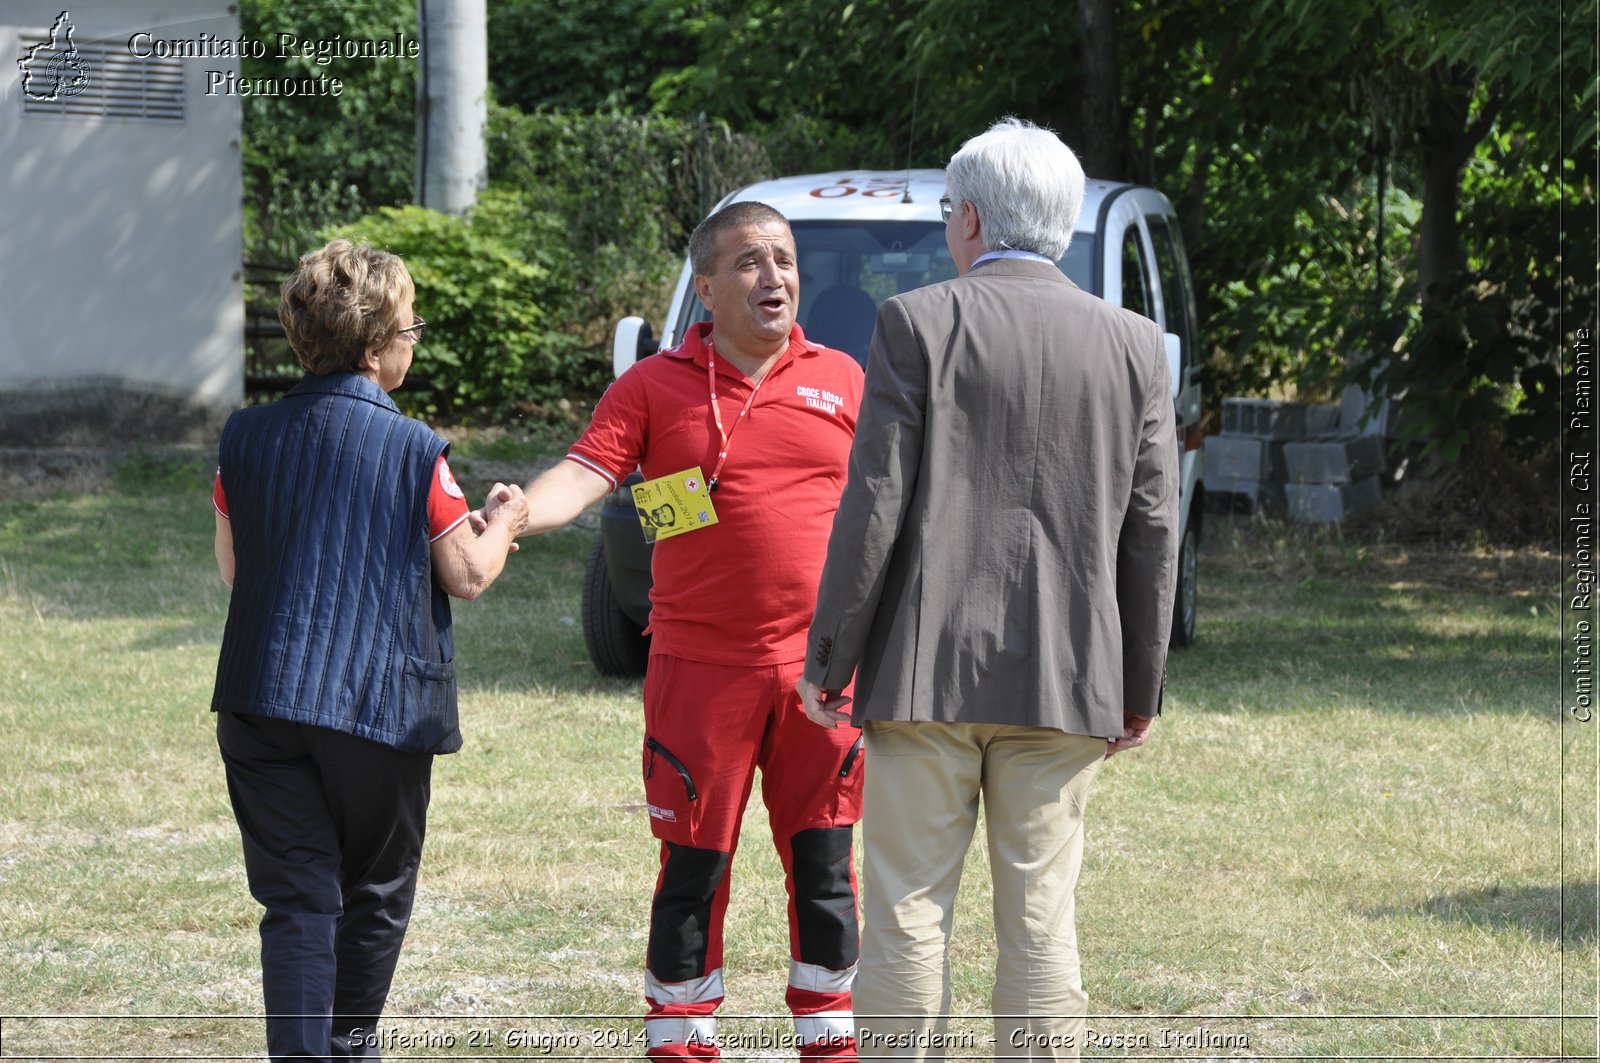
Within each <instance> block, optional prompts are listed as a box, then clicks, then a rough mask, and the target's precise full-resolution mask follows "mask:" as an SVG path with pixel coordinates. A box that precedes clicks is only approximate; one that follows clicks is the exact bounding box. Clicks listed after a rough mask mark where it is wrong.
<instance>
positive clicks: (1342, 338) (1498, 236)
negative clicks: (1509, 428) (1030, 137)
mask: <svg viewBox="0 0 1600 1063" xmlns="http://www.w3.org/2000/svg"><path fill="white" fill-rule="evenodd" d="M659 6H661V7H667V8H672V9H674V10H676V11H678V12H679V14H678V15H677V16H676V17H677V23H676V25H677V27H678V32H679V33H681V35H682V36H684V37H685V38H687V39H689V40H690V41H691V42H693V44H694V45H695V48H696V52H697V54H698V57H699V58H698V60H697V62H696V63H695V64H694V65H693V66H691V67H689V68H686V69H683V70H678V71H674V72H671V73H669V74H667V75H664V76H663V77H661V78H658V79H657V81H656V83H655V89H654V90H653V98H654V99H655V102H656V105H657V107H658V108H663V109H665V110H668V111H682V110H683V109H686V108H688V109H696V110H704V111H706V112H708V113H714V114H722V115H726V116H728V117H730V118H732V119H734V120H736V121H738V122H742V123H746V124H749V125H766V126H768V127H769V128H774V127H777V126H779V125H780V124H787V125H788V126H789V127H794V126H797V125H802V124H805V123H810V125H811V126H812V127H814V128H820V129H830V128H842V129H846V130H857V131H860V130H867V129H870V130H873V131H874V133H873V134H872V135H870V136H862V135H858V136H857V138H856V139H855V140H854V141H853V142H851V143H850V144H849V147H851V148H852V149H854V150H856V151H857V152H859V153H860V157H859V158H858V159H855V160H853V161H852V163H851V164H853V165H886V164H888V163H889V162H890V161H891V160H892V161H898V159H899V158H900V157H903V155H902V156H897V155H896V150H897V148H899V150H901V151H902V152H903V151H904V150H906V149H905V148H903V147H900V145H901V144H902V143H904V142H905V141H909V139H910V138H909V135H908V133H909V126H910V122H911V116H912V113H913V110H915V111H916V113H917V115H918V118H917V128H918V134H917V137H916V144H917V145H918V146H917V148H916V149H915V153H916V157H915V158H914V159H912V160H911V161H913V162H915V163H918V164H923V165H927V164H933V165H938V164H940V163H942V162H943V160H944V159H945V158H946V157H948V154H949V153H950V151H951V150H953V149H954V148H955V147H956V146H957V144H959V142H960V140H961V139H962V138H963V137H965V136H967V135H970V134H971V133H974V132H976V131H978V130H980V129H982V128H983V127H984V126H986V125H987V124H988V123H989V122H991V121H992V120H994V119H995V118H997V117H999V116H1000V115H1002V114H1005V113H1014V114H1018V115H1022V116H1024V117H1029V118H1033V119H1035V120H1037V121H1040V122H1042V123H1045V124H1049V125H1052V126H1053V127H1055V128H1056V129H1058V130H1059V131H1061V133H1062V134H1063V136H1064V138H1065V139H1067V141H1068V142H1069V143H1074V144H1076V145H1078V146H1079V147H1080V149H1085V150H1083V154H1085V155H1086V156H1088V157H1090V158H1096V159H1099V160H1103V161H1102V162H1101V163H1100V164H1099V165H1098V166H1097V169H1100V170H1101V171H1102V172H1101V173H1099V174H1097V176H1110V177H1118V178H1123V179H1127V180H1132V181H1136V182H1139V183H1144V184H1151V185H1154V186H1155V187H1157V188H1161V189H1163V190H1164V191H1166V192H1167V193H1168V194H1169V195H1170V196H1171V197H1172V198H1173V200H1174V201H1175V203H1176V204H1177V206H1178V208H1179V213H1180V215H1181V216H1182V217H1183V218H1184V220H1185V228H1186V230H1187V233H1188V237H1189V245H1190V251H1191V255H1192V258H1193V265H1194V272H1195V275H1196V277H1197V280H1198V281H1199V284H1200V287H1201V302H1202V319H1203V328H1204V329H1205V330H1206V333H1207V335H1208V338H1209V341H1210V346H1211V348H1212V350H1213V352H1214V363H1213V365H1214V368H1213V385H1212V387H1211V388H1210V389H1209V391H1210V394H1211V396H1212V397H1213V399H1218V398H1220V397H1221V396H1222V395H1223V394H1227V393H1229V392H1230V391H1250V392H1257V393H1259V392H1263V391H1267V390H1270V389H1276V388H1283V387H1290V388H1295V387H1298V388H1299V389H1301V390H1302V391H1303V392H1306V393H1309V394H1312V395H1316V394H1317V393H1319V392H1323V391H1326V390H1331V389H1332V388H1334V387H1336V386H1337V385H1338V384H1340V383H1342V382H1343V381H1344V380H1346V379H1354V380H1361V381H1365V382H1367V383H1369V384H1371V385H1373V386H1374V387H1375V388H1376V389H1377V391H1378V392H1379V393H1380V394H1391V395H1394V396H1398V397H1401V398H1403V399H1404V400H1405V403H1406V405H1407V407H1408V409H1409V413H1410V416H1409V417H1408V418H1407V419H1406V420H1405V422H1404V423H1405V424H1406V425H1408V426H1409V427H1410V429H1411V430H1412V431H1413V432H1414V433H1415V434H1416V435H1417V436H1418V437H1420V438H1424V439H1426V440H1427V441H1428V442H1429V443H1430V445H1432V446H1433V447H1434V448H1435V449H1437V450H1438V451H1440V452H1442V453H1444V454H1446V455H1454V454H1455V453H1457V452H1458V451H1459V449H1460V447H1461V445H1462V444H1463V443H1464V442H1465V441H1466V440H1467V438H1468V437H1469V436H1470V434H1471V433H1472V432H1473V431H1474V430H1475V429H1476V428H1477V426H1480V425H1484V424H1489V423H1494V422H1498V421H1502V420H1507V419H1508V418H1510V419H1511V420H1512V421H1513V422H1515V420H1516V418H1518V417H1519V416H1520V417H1522V421H1521V423H1523V424H1531V423H1532V421H1531V418H1530V417H1528V416H1524V415H1528V414H1529V413H1530V411H1532V410H1533V409H1534V408H1536V407H1537V405H1538V403H1539V402H1541V401H1544V400H1543V399H1541V398H1540V396H1543V395H1546V394H1548V393H1549V391H1550V389H1549V388H1548V387H1547V383H1548V379H1549V376H1550V374H1551V372H1552V366H1553V363H1554V359H1555V358H1556V357H1558V352H1560V351H1561V350H1562V348H1563V346H1564V339H1565V337H1563V336H1561V335H1560V327H1559V321H1558V319H1557V316H1556V314H1555V313H1554V311H1555V309H1556V308H1558V307H1560V306H1562V305H1566V306H1568V307H1570V308H1572V309H1573V310H1574V311H1575V313H1574V320H1579V319H1582V320H1587V318H1588V315H1589V314H1590V313H1592V308H1593V304H1594V283H1593V279H1592V278H1586V277H1579V276H1577V272H1576V271H1575V270H1571V269H1570V268H1569V269H1568V270H1566V271H1565V272H1564V271H1563V270H1562V269H1561V267H1560V265H1559V263H1560V261H1561V254H1560V250H1561V248H1560V241H1561V239H1562V219H1563V217H1564V218H1565V222H1566V224H1567V226H1568V227H1569V228H1572V227H1574V226H1575V227H1576V228H1572V231H1570V232H1569V233H1567V237H1568V238H1569V239H1571V238H1574V237H1575V238H1576V239H1577V240H1578V241H1579V242H1580V243H1581V244H1582V245H1584V246H1589V245H1592V243H1593V227H1594V226H1593V212H1592V204H1593V202H1594V189H1593V187H1592V174H1591V172H1590V171H1589V170H1587V169H1586V170H1583V171H1580V170H1578V169H1574V168H1572V167H1569V166H1566V165H1565V164H1564V162H1563V157H1564V155H1572V154H1578V153H1592V152H1593V149H1594V145H1595V123H1594V119H1593V112H1594V95H1595V79H1594V57H1593V54H1592V52H1591V51H1589V50H1588V46H1589V44H1590V41H1589V35H1588V34H1587V33H1583V32H1578V28H1581V27H1585V26H1592V25H1593V24H1594V21H1595V7H1596V5H1595V3H1594V0H1580V2H1577V3H1572V4H1569V5H1568V10H1567V11H1566V13H1565V17H1566V19H1567V24H1568V25H1569V26H1570V27H1573V29H1572V32H1569V33H1567V34H1566V35H1565V36H1563V32H1562V28H1563V25H1562V18H1563V15H1562V13H1561V12H1560V11H1557V10H1552V9H1551V8H1550V7H1549V6H1548V5H1535V4H1531V3H1526V2H1523V3H1511V4H1507V3H1504V2H1503V0H1417V2H1415V3H1406V4H1394V3H1387V2H1383V0H1337V2H1327V0H1281V2H1280V0H1201V2H1191V3H1172V2H1170V0H1128V2H1124V3H1122V4H1119V5H1116V8H1115V11H1116V15H1115V18H1116V24H1115V32H1114V36H1115V42H1116V43H1115V55H1114V57H1109V58H1108V57H1105V56H1101V57H1100V58H1101V59H1103V60H1105V61H1103V62H1098V63H1097V62H1090V61H1088V60H1090V59H1093V58H1094V57H1093V56H1089V55H1086V52H1085V42H1086V41H1090V40H1091V39H1093V38H1094V33H1095V31H1096V26H1097V23H1096V17H1097V16H1098V17H1100V18H1103V17H1104V14H1105V5H1104V4H1102V3H1099V2H1098V0H1080V2H1079V3H1077V4H1075V5H1060V4H1047V3H1042V2H1040V0H1020V2H1018V3H1015V4H1008V5H993V4H980V3H976V2H974V0H856V2H854V3H847V4H844V5H840V4H838V3H835V2H832V0H827V2H821V0H798V2H784V3H779V2H777V0H761V2H758V3H756V4H754V5H753V6H752V5H750V4H741V3H734V2H733V0H697V2H696V3H693V4H690V5H681V4H676V3H671V2H669V0H660V5H659ZM1563 73H1565V75H1566V76H1565V79H1563V76H1562V75H1563ZM1108 80H1109V81H1111V82H1114V84H1109V85H1108V84H1107V81H1108ZM1108 91H1109V92H1112V93H1114V94H1115V96H1116V100H1117V102H1118V103H1119V104H1120V107H1119V108H1118V109H1117V110H1118V111H1119V113H1120V120H1121V121H1122V122H1123V123H1124V124H1125V128H1122V129H1117V130H1111V131H1110V132H1109V133H1108V132H1106V131H1105V130H1104V129H1102V128H1100V126H1101V125H1103V121H1102V122H1100V123H1099V124H1097V123H1096V121H1095V120H1094V118H1095V114H1096V113H1099V114H1100V115H1101V117H1102V118H1103V115H1104V113H1105V111H1106V110H1107V109H1106V108H1105V107H1104V102H1105V101H1104V96H1105V94H1106V93H1107V92H1108ZM913 100H914V101H916V103H915V106H913V102H912V101H913ZM869 101H870V102H869ZM1095 101H1099V104H1100V108H1099V111H1096V107H1095ZM1585 107H1587V108H1588V109H1589V115H1588V116H1587V117H1584V118H1579V119H1576V120H1567V119H1566V116H1568V115H1572V116H1576V115H1579V114H1581V113H1582V112H1583V109H1584V108H1585ZM1091 138H1092V139H1093V142H1092V143H1086V142H1087V141H1089V140H1090V139H1091ZM1101 140H1105V141H1108V143H1101V142H1100V141H1101ZM828 161H829V162H832V161H833V160H832V159H831V158H830V159H829V160H828ZM1107 170H1110V171H1112V172H1106V171H1107ZM1380 177H1381V179H1380ZM1380 198H1381V199H1382V201H1383V206H1384V215H1385V217H1384V227H1383V231H1382V232H1381V233H1380V232H1379V229H1378V225H1377V216H1378V204H1379V200H1380ZM1563 204H1565V205H1567V207H1568V208H1569V209H1568V210H1567V211H1566V213H1565V214H1564V215H1563V214H1562V206H1563ZM1580 204H1582V205H1586V206H1588V207H1589V208H1591V209H1589V210H1587V211H1583V210H1578V209H1570V208H1576V207H1578V206H1579V205H1580ZM1380 249H1381V252H1382V253H1381V265H1380ZM1563 300H1565V303H1563Z"/></svg>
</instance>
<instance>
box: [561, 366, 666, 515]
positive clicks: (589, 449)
mask: <svg viewBox="0 0 1600 1063" xmlns="http://www.w3.org/2000/svg"><path fill="white" fill-rule="evenodd" d="M649 426H650V398H649V395H648V394H647V389H646V387H645V382H644V374H643V372H642V371H641V368H640V366H639V365H635V366H633V367H632V368H630V369H629V370H628V371H627V372H626V373H623V374H622V375H621V376H620V377H618V378H617V379H616V381H615V382H613V383H612V385H611V386H610V387H609V388H607V389H606V393H605V394H604V395H602V396H600V401H599V402H598V403H597V404H596V405H595V408H594V417H593V418H592V419H591V420H590V421H589V427H588V428H586V429H584V431H583V435H582V436H580V437H579V438H578V441H577V442H576V443H574V444H572V446H571V448H569V449H568V451H567V459H568V460H569V461H576V462H577V463H578V464H580V465H582V466H584V467H585V468H589V469H593V470H594V471H595V472H597V473H599V474H600V475H601V476H604V477H606V478H607V479H609V480H610V481H611V486H612V487H616V486H617V485H618V484H620V483H621V482H622V481H623V480H624V479H626V478H627V476H628V474H629V473H631V472H633V470H634V469H637V468H638V467H639V462H640V461H641V460H643V458H644V439H645V433H646V432H647V431H649Z"/></svg>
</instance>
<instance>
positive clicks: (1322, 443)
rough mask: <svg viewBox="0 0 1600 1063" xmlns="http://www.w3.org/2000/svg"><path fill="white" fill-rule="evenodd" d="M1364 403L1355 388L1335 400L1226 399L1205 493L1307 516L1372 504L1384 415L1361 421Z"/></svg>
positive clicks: (1210, 442) (1334, 516)
mask: <svg viewBox="0 0 1600 1063" xmlns="http://www.w3.org/2000/svg"><path fill="white" fill-rule="evenodd" d="M1365 408H1366V397H1365V395H1364V394H1362V393H1361V392H1360V390H1359V389H1355V388H1352V389H1351V390H1350V391H1348V392H1346V394H1345V396H1344V401H1343V402H1342V403H1340V404H1338V405H1311V404H1308V403H1303V402H1278V401H1273V400H1268V399H1223V400H1222V432H1221V434H1219V435H1214V436H1211V437H1209V438H1207V440H1206V474H1205V480H1206V493H1207V495H1208V496H1211V497H1215V498H1219V499H1223V498H1226V499H1229V500H1230V501H1231V503H1232V504H1233V506H1237V504H1238V503H1240V502H1243V503H1244V505H1245V506H1246V508H1248V510H1249V511H1250V512H1252V513H1267V514H1272V515H1277V514H1282V513H1287V514H1288V515H1289V517H1290V518H1291V519H1293V520H1297V521H1301V522H1305V523H1331V522H1337V521H1341V520H1344V519H1345V518H1346V517H1348V516H1351V515H1353V514H1355V513H1358V512H1360V511H1361V510H1363V509H1366V508H1367V507H1369V506H1372V505H1375V504H1376V503H1377V502H1378V500H1379V498H1380V497H1381V495H1382V491H1381V487H1380V474H1381V473H1382V472H1383V436H1382V431H1383V422H1384V420H1385V419H1386V418H1385V417H1382V416H1380V417H1379V418H1376V419H1374V420H1371V421H1370V422H1369V423H1367V424H1362V417H1363V414H1364V411H1365ZM1384 412H1385V413H1386V412H1387V411H1384Z"/></svg>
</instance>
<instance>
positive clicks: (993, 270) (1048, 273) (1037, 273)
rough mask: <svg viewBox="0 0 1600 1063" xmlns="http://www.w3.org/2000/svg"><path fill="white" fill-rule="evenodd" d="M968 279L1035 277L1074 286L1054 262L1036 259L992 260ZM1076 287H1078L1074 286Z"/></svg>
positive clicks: (976, 268)
mask: <svg viewBox="0 0 1600 1063" xmlns="http://www.w3.org/2000/svg"><path fill="white" fill-rule="evenodd" d="M966 275H967V276H968V277H1033V278H1035V279H1037V280H1045V281H1061V282H1062V283H1064V284H1072V280H1071V278H1069V277H1068V276H1067V275H1066V274H1065V273H1062V272H1061V269H1060V267H1058V266H1057V265H1056V264H1055V263H1054V262H1040V261H1039V260H1038V259H1036V258H991V259H990V260H989V261H987V262H982V263H979V264H978V265H976V266H973V267H972V268H971V269H970V270H968V271H967V273H966ZM1074 287H1076V285H1074Z"/></svg>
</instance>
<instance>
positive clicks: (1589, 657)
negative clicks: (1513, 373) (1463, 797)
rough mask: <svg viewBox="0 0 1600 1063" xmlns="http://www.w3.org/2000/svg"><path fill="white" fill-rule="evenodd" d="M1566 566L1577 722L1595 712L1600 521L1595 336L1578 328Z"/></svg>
mask: <svg viewBox="0 0 1600 1063" xmlns="http://www.w3.org/2000/svg"><path fill="white" fill-rule="evenodd" d="M1562 404H1563V406H1564V409H1563V410H1562V418H1563V423H1562V442H1563V447H1562V457H1563V463H1564V466H1565V467H1564V469H1563V471H1562V476H1563V479H1562V484H1561V498H1562V514H1561V564H1562V569H1561V572H1562V577H1563V579H1562V582H1563V584H1564V593H1563V595H1562V597H1563V607H1562V624H1561V629H1562V635H1563V639H1562V654H1561V656H1562V658H1563V665H1564V667H1563V668H1562V686H1563V692H1562V693H1563V697H1562V700H1563V702H1564V703H1565V704H1566V707H1567V715H1568V716H1569V717H1570V718H1571V719H1573V720H1575V721H1577V722H1578V723H1592V722H1593V721H1594V716H1595V705H1594V699H1595V690H1594V666H1595V637H1596V631H1595V623H1596V615H1595V604H1596V598H1595V568H1596V566H1595V525H1596V521H1597V520H1600V511H1597V508H1596V507H1597V503H1600V492H1597V488H1600V480H1597V468H1596V464H1595V439H1596V433H1595V423H1596V418H1595V359H1594V337H1593V333H1592V332H1591V331H1590V330H1589V329H1579V330H1578V331H1577V333H1576V335H1575V338H1574V340H1573V343H1572V369H1571V376H1570V377H1569V378H1568V381H1567V386H1566V387H1565V388H1563V389H1562Z"/></svg>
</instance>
